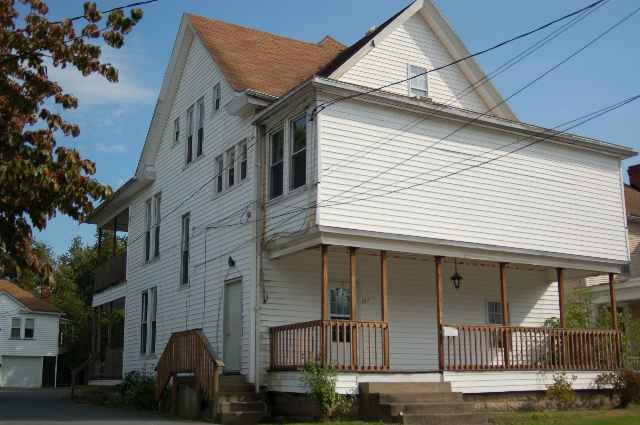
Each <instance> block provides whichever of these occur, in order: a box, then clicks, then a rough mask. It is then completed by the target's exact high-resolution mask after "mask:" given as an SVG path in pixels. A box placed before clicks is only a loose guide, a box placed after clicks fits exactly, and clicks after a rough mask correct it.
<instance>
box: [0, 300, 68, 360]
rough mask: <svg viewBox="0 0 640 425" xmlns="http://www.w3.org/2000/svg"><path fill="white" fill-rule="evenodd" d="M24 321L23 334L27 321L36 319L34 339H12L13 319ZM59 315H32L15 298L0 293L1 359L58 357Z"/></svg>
mask: <svg viewBox="0 0 640 425" xmlns="http://www.w3.org/2000/svg"><path fill="white" fill-rule="evenodd" d="M13 317H18V318H20V319H22V327H23V329H22V331H21V332H22V333H24V325H25V320H26V319H34V326H35V328H34V335H33V339H11V337H10V336H11V319H12V318H13ZM58 323H59V316H58V315H57V314H42V313H31V312H28V311H26V310H25V308H24V307H23V306H22V305H21V304H18V303H17V302H16V301H15V300H14V299H13V298H11V297H9V296H7V295H6V294H4V293H2V292H0V357H1V356H56V355H58Z"/></svg>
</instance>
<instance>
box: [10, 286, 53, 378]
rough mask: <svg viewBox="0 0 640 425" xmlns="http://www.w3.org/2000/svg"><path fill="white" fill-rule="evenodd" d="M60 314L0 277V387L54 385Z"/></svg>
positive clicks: (41, 300) (45, 302)
mask: <svg viewBox="0 0 640 425" xmlns="http://www.w3.org/2000/svg"><path fill="white" fill-rule="evenodd" d="M61 316H62V313H61V312H60V310H59V309H58V308H57V307H55V306H54V305H53V304H51V303H50V302H48V301H46V300H44V299H41V298H38V297H36V296H35V295H33V294H32V293H30V292H28V291H26V290H24V289H22V288H20V287H19V286H17V285H15V284H13V283H11V282H9V281H7V280H1V279H0V388H2V387H16V388H40V387H54V386H56V375H57V367H58V354H59V332H60V317H61Z"/></svg>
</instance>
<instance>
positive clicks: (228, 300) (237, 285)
mask: <svg viewBox="0 0 640 425" xmlns="http://www.w3.org/2000/svg"><path fill="white" fill-rule="evenodd" d="M241 303H242V282H241V281H239V280H236V281H233V282H229V283H227V284H225V287H224V342H223V344H224V358H223V361H224V371H225V373H239V372H240V337H241V336H242V311H241V306H242V304H241Z"/></svg>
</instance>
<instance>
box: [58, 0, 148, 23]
mask: <svg viewBox="0 0 640 425" xmlns="http://www.w3.org/2000/svg"><path fill="white" fill-rule="evenodd" d="M157 1H159V0H146V1H137V2H134V3H129V4H124V5H122V6H117V7H113V8H111V9H106V10H101V11H100V14H101V15H105V14H107V13H111V12H115V11H116V10H123V9H129V8H132V7H136V6H145V5H147V4H151V3H155V2H157ZM80 19H86V17H85V16H84V15H78V16H74V17H71V18H66V19H60V20H58V21H53V22H51V23H52V24H63V23H64V21H66V20H69V21H77V20H80Z"/></svg>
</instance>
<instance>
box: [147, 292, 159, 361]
mask: <svg viewBox="0 0 640 425" xmlns="http://www.w3.org/2000/svg"><path fill="white" fill-rule="evenodd" d="M149 295H150V297H151V308H150V310H149V314H150V317H149V322H151V338H150V340H149V353H155V352H156V331H157V324H156V323H157V322H156V318H157V316H158V288H157V287H155V286H154V287H153V288H150V289H149Z"/></svg>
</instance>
